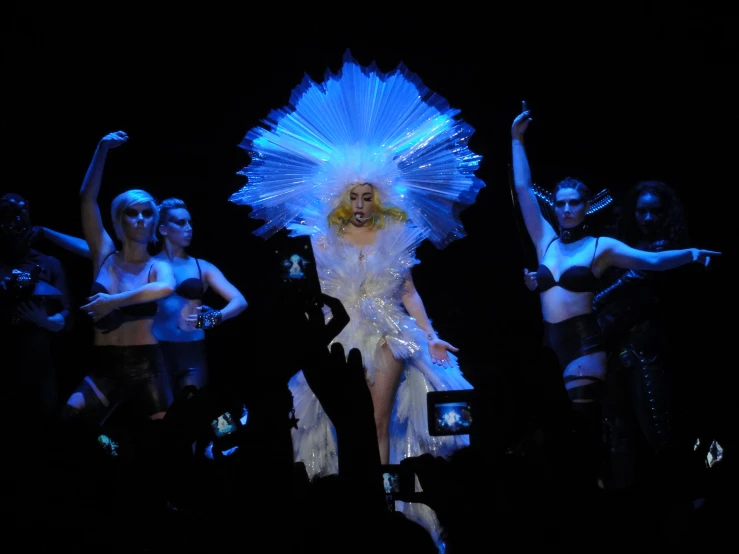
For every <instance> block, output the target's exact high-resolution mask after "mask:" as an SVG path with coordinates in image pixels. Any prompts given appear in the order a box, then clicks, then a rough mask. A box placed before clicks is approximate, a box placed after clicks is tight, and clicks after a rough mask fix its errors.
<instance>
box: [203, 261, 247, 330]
mask: <svg viewBox="0 0 739 554" xmlns="http://www.w3.org/2000/svg"><path fill="white" fill-rule="evenodd" d="M200 263H201V265H202V266H203V269H204V271H203V276H204V277H205V282H206V283H208V286H209V287H211V288H212V289H213V290H214V291H215V292H216V293H217V294H218V295H219V296H220V297H221V298H223V299H224V300H225V301H226V302H228V303H227V304H226V306H225V307H224V308H223V309H222V310H220V312H221V321H222V322H223V321H226V320H227V319H231V318H232V317H236V316H237V315H239V314H240V313H241V312H243V311H244V310H246V308H247V306H248V304H247V302H246V298H244V295H243V294H241V292H240V291H239V289H237V288H236V287H235V286H233V285H232V284H231V282H230V281H229V280H228V279H226V277H225V275H223V273H222V272H221V270H220V269H218V268H217V267H216V266H214V265H213V264H212V263H210V262H206V261H205V260H200Z"/></svg>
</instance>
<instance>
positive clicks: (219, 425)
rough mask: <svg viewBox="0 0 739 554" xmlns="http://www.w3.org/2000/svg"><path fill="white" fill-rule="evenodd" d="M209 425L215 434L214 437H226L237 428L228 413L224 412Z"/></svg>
mask: <svg viewBox="0 0 739 554" xmlns="http://www.w3.org/2000/svg"><path fill="white" fill-rule="evenodd" d="M210 425H211V427H212V428H213V432H214V433H215V434H216V437H225V436H226V435H230V434H231V433H233V432H234V431H236V429H237V428H238V427H237V424H236V422H235V421H234V419H233V417H232V416H231V413H230V412H224V413H223V414H221V415H219V416H218V418H217V419H214V420H213V421H212V422H211V424H210Z"/></svg>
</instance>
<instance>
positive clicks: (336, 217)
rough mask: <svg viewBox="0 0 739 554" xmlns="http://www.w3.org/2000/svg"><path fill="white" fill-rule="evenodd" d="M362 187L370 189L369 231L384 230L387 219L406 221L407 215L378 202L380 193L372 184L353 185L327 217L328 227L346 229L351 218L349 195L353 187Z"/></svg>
mask: <svg viewBox="0 0 739 554" xmlns="http://www.w3.org/2000/svg"><path fill="white" fill-rule="evenodd" d="M362 185H369V186H371V187H372V192H373V194H372V219H371V220H370V221H368V222H367V226H368V227H369V228H370V229H374V228H377V229H384V228H385V226H386V225H387V218H388V217H389V218H390V219H392V220H394V221H405V220H406V219H408V214H406V213H405V212H404V211H403V210H399V209H398V208H390V207H388V206H385V205H384V204H383V203H382V201H381V200H380V193H379V191H378V190H377V188H376V187H375V186H374V185H373V184H372V183H353V184H351V185H349V188H347V189H346V192H344V195H343V196H342V198H341V202H340V203H339V205H338V206H336V208H334V210H333V211H332V212H331V213H330V214H329V215H328V225H329V227H330V226H332V225H335V226H337V227H346V225H347V224H348V223H349V220H350V219H351V217H352V201H351V198H350V194H351V192H352V190H353V189H354V188H355V187H360V186H362Z"/></svg>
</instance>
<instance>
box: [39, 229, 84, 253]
mask: <svg viewBox="0 0 739 554" xmlns="http://www.w3.org/2000/svg"><path fill="white" fill-rule="evenodd" d="M41 230H42V234H43V237H44V238H45V239H46V240H48V241H49V242H51V243H52V244H56V245H57V246H59V247H61V248H64V249H65V250H69V251H70V252H72V253H73V254H77V255H78V256H82V257H83V258H90V247H89V246H88V244H87V241H86V240H85V239H81V238H79V237H73V236H71V235H65V234H64V233H60V232H59V231H54V230H53V229H49V228H48V227H42V228H41Z"/></svg>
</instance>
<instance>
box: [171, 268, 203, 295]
mask: <svg viewBox="0 0 739 554" xmlns="http://www.w3.org/2000/svg"><path fill="white" fill-rule="evenodd" d="M195 264H196V265H197V266H198V275H200V277H190V278H189V279H185V280H184V281H182V282H181V283H180V284H179V285H177V288H176V289H175V290H174V292H175V294H179V295H180V296H181V297H182V298H186V299H187V300H202V299H203V296H204V295H205V291H204V290H203V271H202V270H201V269H200V262H198V259H197V258H195Z"/></svg>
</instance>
